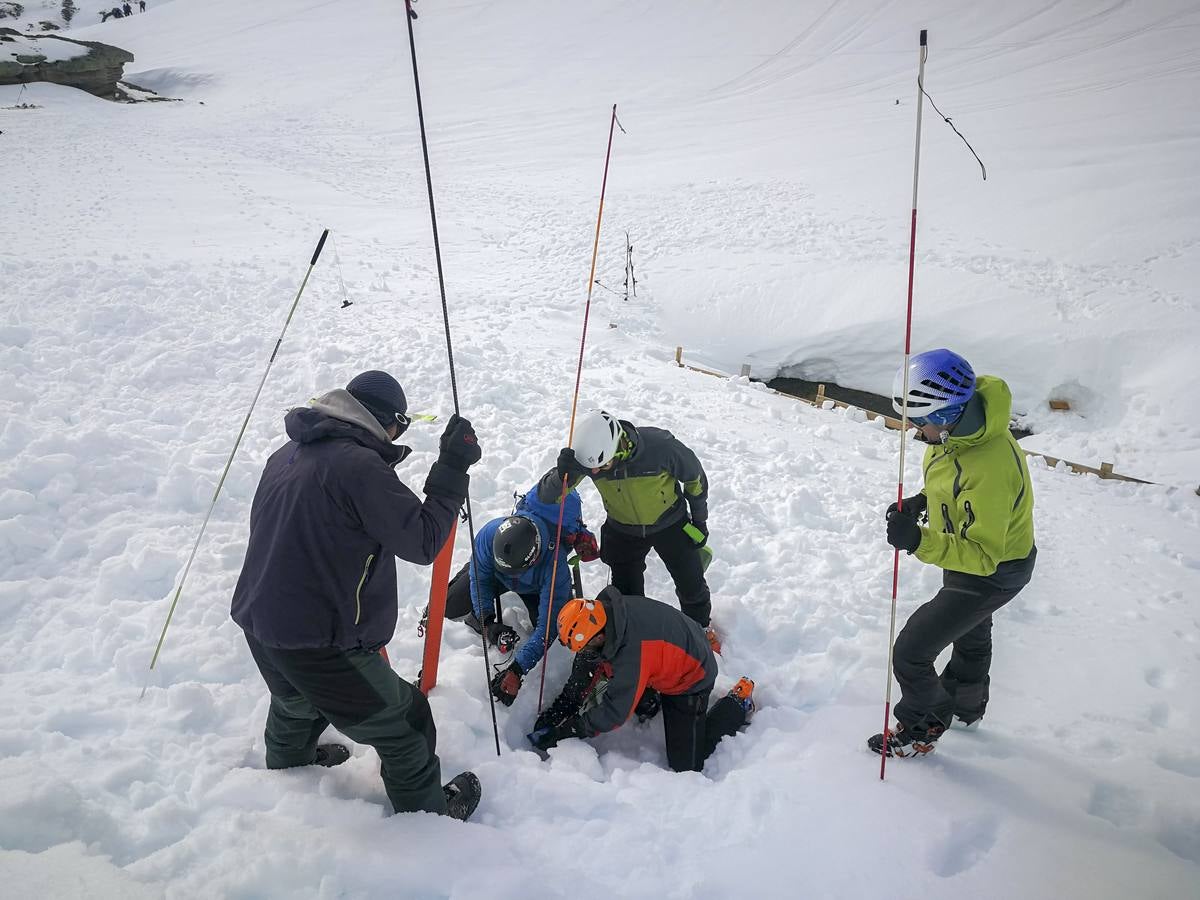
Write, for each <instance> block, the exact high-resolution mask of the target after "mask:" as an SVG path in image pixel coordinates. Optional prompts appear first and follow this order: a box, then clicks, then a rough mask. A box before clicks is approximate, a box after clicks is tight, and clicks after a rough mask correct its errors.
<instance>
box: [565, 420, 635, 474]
mask: <svg viewBox="0 0 1200 900" xmlns="http://www.w3.org/2000/svg"><path fill="white" fill-rule="evenodd" d="M624 433H625V432H623V431H622V430H621V425H620V423H619V422H618V421H617V420H616V417H615V416H611V415H609V414H608V413H606V412H605V411H604V410H602V409H592V410H588V411H587V412H586V413H584V414H583V415H582V416H580V417H579V422H578V423H577V424H576V425H575V434H574V435H573V436H572V438H571V449H572V450H574V451H575V459H576V460H578V462H579V464H580V465H581V466H583V467H584V468H586V469H598V468H600V467H601V466H605V465H608V464H609V463H610V462H612V459H613V456H614V454H616V452H617V447H618V446H619V445H620V443H621V435H623V434H624Z"/></svg>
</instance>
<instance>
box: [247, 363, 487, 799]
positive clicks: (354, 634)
mask: <svg viewBox="0 0 1200 900" xmlns="http://www.w3.org/2000/svg"><path fill="white" fill-rule="evenodd" d="M407 411H408V404H407V400H406V398H405V396H404V391H403V390H402V389H401V387H400V384H399V383H398V382H397V381H396V379H395V378H393V377H392V376H390V375H388V374H387V373H385V372H380V371H369V372H363V373H362V374H361V375H358V376H356V377H355V378H354V379H353V380H352V381H351V382H350V383H349V384H348V385H347V386H346V389H345V390H334V391H330V392H329V393H327V394H325V395H324V396H322V397H319V398H318V399H316V400H313V401H312V402H311V403H310V405H309V406H308V407H306V408H298V409H293V410H291V411H290V412H289V413H288V414H287V417H286V418H285V420H284V422H285V425H286V429H287V434H288V438H289V440H288V442H287V443H286V444H284V445H283V446H282V447H280V448H279V449H278V450H276V451H275V452H274V453H273V454H272V455H271V457H270V459H268V460H267V464H266V467H265V468H264V470H263V474H262V478H261V480H260V481H259V485H258V489H257V491H256V492H255V495H254V502H253V505H252V507H251V511H250V538H249V542H248V544H247V547H246V560H245V563H244V564H243V567H242V572H241V575H240V577H239V578H238V582H237V587H236V588H235V589H234V593H233V603H232V616H233V620H234V621H235V622H237V624H238V625H240V626H241V627H242V629H243V630H244V631H245V634H246V643H247V644H248V645H249V647H250V652H251V654H252V655H253V657H254V661H255V663H256V664H257V665H258V668H259V671H260V672H261V673H262V676H263V680H264V681H266V683H267V687H268V689H269V690H270V692H271V707H270V711H269V713H268V714H267V725H266V748H267V768H270V769H281V768H289V767H292V766H303V765H312V764H318V765H326V766H330V765H337V764H338V763H341V762H345V761H346V760H347V759H348V758H349V755H350V754H349V750H348V749H347V748H346V747H345V746H343V745H340V744H326V745H321V746H318V743H317V741H318V739H319V738H320V736H321V733H322V732H323V731H324V730H325V728H326V726H327V725H330V724H332V725H333V726H334V727H335V728H337V729H338V730H339V731H341V732H342V733H343V734H345V735H346V736H347V737H349V738H351V739H353V740H355V741H358V742H360V743H363V744H369V745H370V746H372V747H374V748H375V750H376V751H377V752H378V754H379V760H380V774H381V775H382V777H383V782H384V786H385V788H386V790H387V794H388V799H389V800H391V803H392V806H393V807H394V808H395V810H396V812H408V811H416V810H426V811H429V812H436V813H443V814H449V815H452V816H455V817H457V818H466V816H468V815H470V812H471V810H473V809H474V807H475V804H477V803H478V800H479V782H478V780H477V779H476V778H475V776H474V775H473V774H471V773H469V772H464V773H463V774H462V775H460V776H458V777H457V778H455V779H454V780H453V781H452V782H451V783H450V784H448V785H446V786H445V787H443V786H442V784H441V769H440V763H439V762H438V757H437V755H436V753H435V747H436V740H437V732H436V729H435V727H434V723H433V717H432V714H431V713H430V710H429V704H428V703H427V702H426V700H425V697H424V695H423V694H421V692H420V691H419V690H417V689H416V688H415V687H414V686H413V685H411V684H409V683H408V682H407V681H404V680H402V679H401V678H400V677H399V676H398V675H396V673H395V672H394V671H393V670H392V668H391V666H390V665H389V664H388V662H387V659H386V656H385V655H383V654H382V653H381V652H380V651H381V650H382V649H383V648H384V647H385V645H386V644H387V643H388V641H390V640H391V638H392V635H393V633H394V632H395V629H396V618H397V583H396V559H397V558H399V559H402V560H404V561H405V562H410V563H416V564H418V565H429V564H430V563H432V562H433V560H434V558H435V557H436V556H437V554H438V551H440V550H441V549H442V545H443V544H445V542H446V539H447V538H448V536H449V534H450V529H451V525H452V524H453V522H454V518H455V516H456V515H458V510H459V508H460V507H461V506H462V504H463V501H464V499H465V498H466V496H467V484H468V477H467V469H468V468H469V467H470V466H471V465H473V464H474V463H476V462H478V461H479V459H480V455H481V452H480V448H479V443H478V441H477V440H476V437H475V432H474V430H473V429H472V428H471V423H470V422H468V421H467V420H466V419H463V418H460V417H458V416H452V417H451V419H450V421H449V423H448V424H447V426H446V430H445V433H444V434H443V435H442V438H441V443H440V453H439V456H438V459H437V462H435V463H434V464H433V466H432V468H431V469H430V471H429V476H428V477H427V478H426V480H425V486H424V493H425V499H424V500H421V499H420V498H418V497H417V495H416V494H414V493H413V492H412V491H411V490H409V489H408V488H407V487H406V486H405V485H404V484H403V483H402V482H401V481H400V479H399V478H398V477H397V476H396V473H395V471H393V468H394V467H395V466H396V465H397V464H399V463H400V462H402V461H403V460H404V458H405V457H406V456H408V454H409V452H410V450H409V448H408V447H403V446H397V445H396V444H395V443H393V442H394V441H396V440H397V439H398V438H399V437H400V435H401V434H403V432H404V430H405V429H406V428H407V427H408V424H409V419H408V415H407Z"/></svg>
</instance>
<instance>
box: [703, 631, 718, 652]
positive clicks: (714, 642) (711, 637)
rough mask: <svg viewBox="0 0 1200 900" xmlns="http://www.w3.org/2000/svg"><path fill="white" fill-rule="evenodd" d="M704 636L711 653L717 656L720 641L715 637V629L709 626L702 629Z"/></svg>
mask: <svg viewBox="0 0 1200 900" xmlns="http://www.w3.org/2000/svg"><path fill="white" fill-rule="evenodd" d="M704 636H705V637H706V638H708V646H710V647H712V652H713V653H717V654H719V653H720V652H721V639H720V638H719V637H717V629H715V628H713V627H712V626H711V625H709V626H708V627H707V628H705V629H704Z"/></svg>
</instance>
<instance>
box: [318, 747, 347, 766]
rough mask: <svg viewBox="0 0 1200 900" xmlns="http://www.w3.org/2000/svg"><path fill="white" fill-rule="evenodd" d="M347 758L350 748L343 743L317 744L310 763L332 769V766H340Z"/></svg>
mask: <svg viewBox="0 0 1200 900" xmlns="http://www.w3.org/2000/svg"><path fill="white" fill-rule="evenodd" d="M349 758H350V748H349V747H346V746H345V745H344V744H318V745H317V755H316V758H315V759H314V760H313V761H312V764H313V765H314V766H324V767H325V768H327V769H332V768H333V767H334V766H340V765H341V764H342V763H344V762H345V761H346V760H348V759H349Z"/></svg>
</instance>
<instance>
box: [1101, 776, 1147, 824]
mask: <svg viewBox="0 0 1200 900" xmlns="http://www.w3.org/2000/svg"><path fill="white" fill-rule="evenodd" d="M1146 811H1147V805H1146V800H1145V798H1144V796H1143V794H1142V792H1141V791H1138V790H1135V789H1133V788H1130V787H1126V786H1125V785H1122V784H1115V783H1113V782H1109V781H1101V782H1099V783H1097V784H1096V786H1095V787H1093V788H1092V793H1091V796H1090V797H1089V798H1088V805H1087V812H1088V815H1089V816H1095V817H1096V818H1098V819H1103V820H1104V821H1106V822H1109V823H1111V824H1113V825H1116V826H1117V827H1118V828H1121V827H1123V826H1127V825H1133V824H1136V823H1137V822H1138V821H1139V820H1140V819H1141V818H1142V817H1143V816H1144V815H1145V813H1146Z"/></svg>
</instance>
